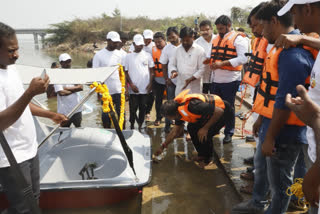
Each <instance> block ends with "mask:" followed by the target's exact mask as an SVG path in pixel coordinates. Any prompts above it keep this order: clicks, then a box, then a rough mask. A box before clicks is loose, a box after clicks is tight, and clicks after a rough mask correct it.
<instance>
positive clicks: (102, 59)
mask: <svg viewBox="0 0 320 214" xmlns="http://www.w3.org/2000/svg"><path fill="white" fill-rule="evenodd" d="M106 38H107V43H108V45H107V47H106V48H103V49H101V50H100V51H98V52H97V53H96V54H95V55H94V57H93V68H99V67H110V66H116V65H118V64H123V59H124V57H123V55H122V53H121V52H120V51H119V50H118V47H119V44H120V43H121V39H120V35H119V34H118V33H117V32H114V31H110V32H109V33H108V34H107V37H106ZM104 83H105V84H106V85H107V86H108V89H109V93H110V95H111V97H112V101H113V104H114V105H115V110H116V112H117V114H118V115H120V106H121V87H122V86H121V82H120V78H119V71H118V70H117V71H115V72H113V74H112V75H111V76H110V77H109V78H108V79H107V80H106V81H105V82H104ZM101 117H102V123H103V127H104V128H111V121H110V118H109V116H108V114H107V113H104V112H102V116H101Z"/></svg>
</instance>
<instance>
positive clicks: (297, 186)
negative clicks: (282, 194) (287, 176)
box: [286, 178, 309, 207]
mask: <svg viewBox="0 0 320 214" xmlns="http://www.w3.org/2000/svg"><path fill="white" fill-rule="evenodd" d="M302 184H303V178H296V179H295V180H294V184H292V185H291V186H290V187H288V189H287V192H286V193H287V195H288V196H292V195H295V196H296V197H297V198H298V204H299V205H300V206H301V205H302V204H303V203H304V204H306V205H307V206H308V207H309V203H308V202H307V201H306V199H305V197H304V193H303V191H302Z"/></svg>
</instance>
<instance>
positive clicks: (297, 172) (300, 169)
mask: <svg viewBox="0 0 320 214" xmlns="http://www.w3.org/2000/svg"><path fill="white" fill-rule="evenodd" d="M305 146H307V148H308V145H307V144H303V145H302V147H303V148H302V149H301V151H300V153H299V156H298V160H297V163H296V166H295V167H294V173H293V175H294V176H293V181H294V180H295V179H296V178H304V176H305V175H306V173H307V167H306V164H305V157H304V151H303V149H304V147H305ZM291 200H296V201H297V200H298V198H297V197H296V196H295V195H293V196H291Z"/></svg>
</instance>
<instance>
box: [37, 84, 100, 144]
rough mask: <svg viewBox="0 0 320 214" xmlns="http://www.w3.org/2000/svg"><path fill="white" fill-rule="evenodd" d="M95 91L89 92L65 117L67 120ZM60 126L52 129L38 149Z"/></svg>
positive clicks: (93, 89)
mask: <svg viewBox="0 0 320 214" xmlns="http://www.w3.org/2000/svg"><path fill="white" fill-rule="evenodd" d="M95 89H96V88H92V89H91V90H90V92H89V93H88V94H87V95H86V96H85V97H84V98H83V99H82V100H81V101H80V102H79V103H78V105H76V106H75V107H74V108H73V109H72V111H71V112H70V113H69V114H68V115H67V117H68V118H70V117H71V116H72V115H73V114H74V113H75V112H76V111H77V110H78V109H79V108H80V107H81V106H82V105H83V104H84V103H85V102H87V100H88V99H89V98H90V97H91V96H92V94H94V93H95ZM60 126H61V125H60V124H59V125H57V126H56V127H54V129H53V130H52V131H51V132H50V133H49V134H48V135H47V137H45V138H44V139H43V140H42V141H41V143H40V144H39V146H38V148H40V147H41V146H42V145H43V143H44V142H46V141H47V140H48V139H49V138H50V137H51V136H52V135H53V134H54V133H55V131H57V129H58V128H60Z"/></svg>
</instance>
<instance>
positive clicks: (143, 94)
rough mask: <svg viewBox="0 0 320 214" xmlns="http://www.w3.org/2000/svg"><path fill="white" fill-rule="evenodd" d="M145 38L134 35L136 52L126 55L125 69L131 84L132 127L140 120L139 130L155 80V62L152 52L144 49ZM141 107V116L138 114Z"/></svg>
mask: <svg viewBox="0 0 320 214" xmlns="http://www.w3.org/2000/svg"><path fill="white" fill-rule="evenodd" d="M144 44H145V43H144V40H143V37H142V35H141V34H137V35H135V36H134V37H133V45H134V52H132V53H129V54H128V55H127V57H126V63H125V70H126V78H127V82H128V84H129V93H130V98H129V107H130V119H129V120H130V123H131V126H130V128H131V129H134V124H135V121H136V120H137V122H138V127H139V130H141V128H142V124H143V122H144V117H145V114H146V102H147V98H148V93H150V91H151V88H152V81H153V75H152V73H153V67H154V62H153V59H152V56H151V54H149V53H147V52H146V51H144V50H143V46H144ZM138 109H139V116H136V113H137V110H138Z"/></svg>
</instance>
